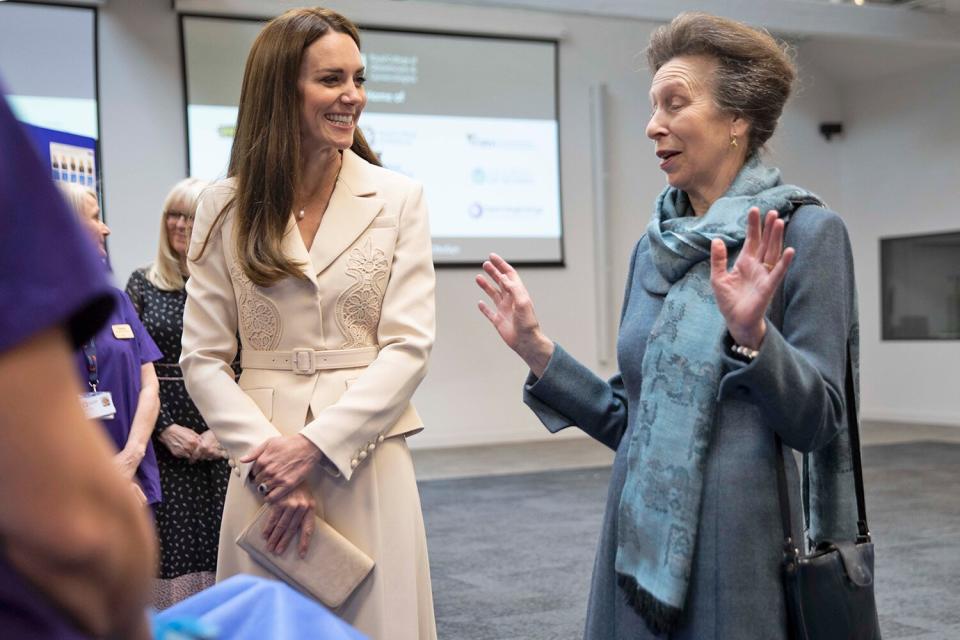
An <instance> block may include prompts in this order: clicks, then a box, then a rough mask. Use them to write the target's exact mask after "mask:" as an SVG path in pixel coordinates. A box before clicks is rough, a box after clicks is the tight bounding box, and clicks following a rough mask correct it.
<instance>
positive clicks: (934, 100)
mask: <svg viewBox="0 0 960 640" xmlns="http://www.w3.org/2000/svg"><path fill="white" fill-rule="evenodd" d="M842 101H843V110H844V112H845V114H846V115H845V133H844V137H843V140H842V141H841V143H840V145H839V149H840V153H841V163H842V188H843V191H844V193H847V194H850V195H851V197H848V198H847V199H846V216H845V217H846V219H847V224H848V226H849V228H850V232H851V234H852V236H853V238H854V258H855V260H856V264H857V284H858V290H859V292H860V323H861V336H860V339H861V359H862V367H861V369H862V373H861V387H862V391H861V394H862V406H863V415H864V416H865V417H867V418H873V419H878V420H903V421H908V422H926V423H932V424H946V425H956V426H960V385H958V383H960V342H958V341H942V342H941V341H929V342H893V341H890V342H882V341H881V340H880V313H881V312H880V280H879V278H880V255H879V251H880V246H879V239H880V238H881V237H885V236H897V235H914V234H923V233H935V232H940V231H957V230H960V210H958V205H957V200H958V198H957V196H958V194H960V161H958V156H960V119H958V108H960V67H958V65H957V63H956V61H952V62H944V63H940V64H938V65H934V66H929V67H926V68H921V69H914V70H912V71H909V72H904V73H899V74H897V75H892V76H889V77H885V78H880V79H873V80H870V81H867V82H859V83H852V84H850V85H848V86H846V87H844V90H843V91H842Z"/></svg>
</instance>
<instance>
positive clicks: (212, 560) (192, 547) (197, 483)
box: [127, 269, 230, 608]
mask: <svg viewBox="0 0 960 640" xmlns="http://www.w3.org/2000/svg"><path fill="white" fill-rule="evenodd" d="M127 294H128V295H129V296H130V299H131V300H132V301H133V306H134V307H135V308H136V310H137V313H139V314H140V319H141V321H142V322H143V325H144V326H145V327H146V329H147V332H149V334H150V336H151V337H152V338H153V340H154V342H156V343H157V346H158V347H159V348H160V350H161V351H162V352H163V358H162V359H161V360H159V361H157V362H156V363H154V364H155V366H156V369H157V377H158V378H159V380H160V415H159V416H158V417H157V424H156V428H155V429H154V432H153V439H154V444H153V446H154V448H155V449H156V452H157V463H158V464H159V467H160V486H161V489H162V491H163V502H161V503H160V504H159V505H157V509H156V524H157V533H158V536H159V540H160V574H159V580H158V581H157V584H156V587H155V593H154V603H153V604H154V606H156V607H158V608H165V607H168V606H170V605H172V604H174V603H175V602H178V601H180V600H182V599H183V598H186V597H187V596H189V595H191V594H193V593H196V592H197V591H199V590H201V589H204V588H206V587H208V586H210V585H212V584H213V582H214V572H215V571H216V568H217V547H218V544H219V538H220V518H221V514H222V512H223V499H224V496H225V495H226V491H227V479H228V478H229V475H230V467H229V466H228V464H227V461H226V460H202V461H199V462H190V461H189V460H186V459H184V458H177V457H175V456H174V455H173V454H172V453H170V450H169V449H168V448H167V446H166V445H165V444H163V443H162V442H161V441H160V440H159V437H158V436H159V435H160V434H161V433H162V432H163V430H164V429H166V428H167V427H169V426H170V425H172V424H178V425H180V426H183V427H188V428H190V429H193V430H194V431H196V432H197V433H203V432H204V431H207V425H206V423H205V422H204V420H203V418H202V417H201V416H200V412H199V411H198V410H197V407H196V405H194V404H193V401H192V400H191V399H190V396H188V395H187V390H186V388H185V387H184V384H183V374H182V373H181V372H180V367H179V364H178V363H179V361H180V339H181V336H182V333H183V306H184V303H185V302H186V300H187V292H186V291H185V290H182V289H181V290H179V291H164V290H161V289H158V288H157V287H156V286H155V285H154V284H153V283H151V282H150V281H149V280H148V279H147V276H146V270H145V269H140V270H137V271H135V272H134V273H133V274H132V275H131V276H130V279H129V280H128V281H127Z"/></svg>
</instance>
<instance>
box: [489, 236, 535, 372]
mask: <svg viewBox="0 0 960 640" xmlns="http://www.w3.org/2000/svg"><path fill="white" fill-rule="evenodd" d="M483 270H484V272H486V274H487V275H488V276H490V279H491V280H493V284H491V283H490V281H489V280H487V279H486V278H484V277H483V276H482V275H480V274H478V275H477V277H476V282H477V285H478V286H479V287H480V288H481V289H483V291H484V293H486V294H487V296H489V297H490V301H491V302H493V305H494V308H491V307H489V306H488V305H487V304H486V303H485V302H482V301H481V302H479V303H478V305H477V306H478V307H479V308H480V311H481V312H482V313H483V315H485V316H486V317H487V320H489V321H490V324H492V325H493V326H494V328H495V329H496V330H497V333H499V334H500V337H501V338H502V339H503V341H504V342H505V343H506V344H507V346H508V347H510V348H511V349H513V350H514V351H516V352H517V354H518V355H519V356H520V357H521V358H523V360H524V361H525V362H526V363H527V366H529V367H530V371H532V372H533V374H534V375H535V376H537V377H538V378H539V377H540V376H542V375H543V372H544V371H545V370H546V368H547V364H548V363H549V362H550V357H551V356H553V341H552V340H550V339H549V338H547V337H546V336H545V335H543V332H542V331H541V330H540V322H539V321H538V320H537V314H536V312H535V311H534V310H533V300H531V299H530V294H529V293H528V292H527V288H526V287H525V286H524V285H523V281H522V280H521V279H520V275H519V274H518V273H517V272H516V270H515V269H514V268H513V267H512V266H510V263H508V262H507V261H506V260H504V259H503V258H501V257H500V256H498V255H497V254H495V253H491V254H490V259H489V260H487V261H486V262H484V263H483Z"/></svg>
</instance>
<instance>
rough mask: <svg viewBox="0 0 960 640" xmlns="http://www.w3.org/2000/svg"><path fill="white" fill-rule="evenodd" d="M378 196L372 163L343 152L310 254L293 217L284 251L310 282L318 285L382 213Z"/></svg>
mask: <svg viewBox="0 0 960 640" xmlns="http://www.w3.org/2000/svg"><path fill="white" fill-rule="evenodd" d="M376 195H377V188H376V175H375V173H374V172H373V171H372V170H371V166H370V164H369V163H367V162H366V161H365V160H363V159H362V158H360V157H359V156H358V155H356V154H355V153H354V152H353V151H350V150H349V149H347V150H346V151H344V152H343V163H342V164H341V166H340V175H338V176H337V184H336V185H335V186H334V188H333V194H332V195H331V196H330V202H329V203H328V204H327V210H326V212H324V214H323V220H322V221H321V222H320V228H319V229H318V230H317V236H316V237H315V238H314V239H313V246H312V247H311V248H310V251H309V252H308V251H307V247H306V245H304V244H303V239H302V238H301V236H300V231H299V230H298V229H297V221H296V219H295V218H294V217H293V215H291V216H290V219H289V220H288V221H287V230H286V233H285V234H284V238H283V250H284V252H285V253H286V254H287V255H288V256H289V257H291V258H293V259H294V260H296V261H297V262H300V263H301V264H302V265H303V272H304V275H306V276H307V278H309V279H310V281H311V282H313V283H314V284H317V275H319V274H321V273H323V271H324V270H325V269H326V268H327V267H329V266H330V265H331V264H332V263H333V261H334V260H336V259H337V258H338V257H339V256H340V254H342V253H343V252H344V251H346V250H347V248H348V247H350V245H352V244H353V242H354V240H356V239H357V238H358V237H359V236H360V234H361V233H363V231H364V229H366V228H367V227H368V226H369V225H370V223H371V222H372V221H373V219H374V218H376V217H377V215H378V214H379V213H380V211H381V210H383V206H384V201H383V200H382V199H380V198H377V197H376Z"/></svg>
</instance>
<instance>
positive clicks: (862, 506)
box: [773, 342, 870, 551]
mask: <svg viewBox="0 0 960 640" xmlns="http://www.w3.org/2000/svg"><path fill="white" fill-rule="evenodd" d="M851 356H852V354H851V350H850V343H849V342H847V371H846V383H845V395H846V405H847V431H848V433H849V434H850V454H851V457H852V458H853V481H854V488H855V490H856V494H857V531H858V532H859V540H860V541H864V542H866V541H869V540H870V528H869V526H868V525H867V506H866V498H865V496H864V490H863V463H862V460H861V458H860V428H859V420H858V419H857V414H858V411H857V404H856V397H857V396H856V393H855V390H854V386H853V358H852V357H851ZM773 437H774V442H775V443H776V447H777V456H776V462H777V492H778V493H779V496H780V522H781V524H782V525H783V539H784V549H786V550H788V551H789V550H793V551H795V550H796V544H795V543H794V541H793V529H792V527H791V525H790V495H789V492H788V491H787V472H786V468H785V464H784V459H783V441H782V440H781V439H780V435H779V434H777V433H776V432H774V434H773Z"/></svg>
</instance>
